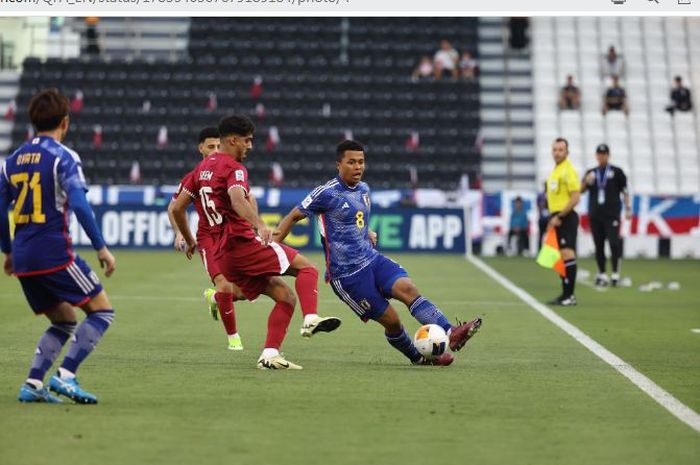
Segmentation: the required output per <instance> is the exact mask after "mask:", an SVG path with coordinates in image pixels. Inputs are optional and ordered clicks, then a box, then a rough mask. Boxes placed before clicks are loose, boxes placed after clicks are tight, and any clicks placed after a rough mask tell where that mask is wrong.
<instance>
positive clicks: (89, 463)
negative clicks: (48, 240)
mask: <svg viewBox="0 0 700 465" xmlns="http://www.w3.org/2000/svg"><path fill="white" fill-rule="evenodd" d="M83 256H84V257H85V258H87V259H89V260H90V262H91V264H92V265H93V266H94V262H95V260H94V253H92V252H90V251H84V252H83ZM116 256H117V260H118V263H117V266H118V268H117V272H116V274H115V276H114V277H112V278H111V279H105V280H104V284H105V286H106V289H107V291H108V293H109V294H110V296H111V298H112V301H113V304H114V306H115V309H116V311H117V316H116V318H115V324H114V326H113V327H112V328H111V329H110V331H109V333H108V334H107V335H106V337H105V339H104V340H103V342H102V343H101V344H100V346H99V347H98V349H97V350H96V352H95V353H94V354H93V355H92V356H91V357H90V358H89V359H88V360H87V361H86V362H85V364H84V365H83V367H82V368H81V371H80V373H79V375H80V379H81V382H82V384H83V385H84V386H85V387H86V388H87V389H89V390H92V391H94V392H95V393H96V394H97V395H98V396H99V399H100V404H99V405H97V406H77V405H61V406H53V405H22V404H19V403H18V402H17V401H16V395H17V391H18V388H19V386H20V384H21V382H22V381H23V379H24V376H25V375H26V372H27V369H28V365H29V362H30V359H31V355H32V351H33V349H34V345H35V343H36V341H37V339H38V338H39V335H40V334H41V332H42V331H43V329H44V328H45V327H46V321H45V319H44V318H43V317H39V318H35V317H33V316H32V314H31V312H30V311H29V309H28V306H27V304H26V302H25V300H24V297H23V295H22V293H21V291H20V287H19V283H18V281H17V280H16V279H9V278H6V277H4V278H2V279H0V301H1V302H2V305H1V306H0V307H1V311H0V348H2V351H0V373H1V374H2V376H0V464H2V465H33V464H47V465H49V464H50V465H61V464H70V465H83V464H84V465H112V464H125V465H126V464H129V465H131V464H149V465H150V464H168V465H177V464H227V465H228V464H236V465H245V464H260V465H268V464H269V465H275V464H305V465H313V464H319V465H321V464H323V465H335V464H358V465H371V464H391V465H393V464H399V463H404V464H415V463H431V464H440V463H444V464H448V463H463V464H473V465H487V464H494V465H496V464H497V465H502V464H517V465H526V464H532V465H549V464H551V465H579V464H581V465H583V464H591V465H593V464H595V465H603V464H610V465H623V464H630V465H646V464H663V465H676V464H678V465H681V464H696V463H698V461H699V460H700V434H698V433H697V432H695V431H693V430H692V429H691V428H690V427H688V426H686V425H685V424H683V423H681V422H680V421H678V420H677V419H676V418H675V417H673V416H672V415H671V414H670V413H668V412H667V411H666V410H664V409H663V408H662V407H661V406H659V405H658V404H656V403H655V402H654V401H653V400H652V399H651V398H649V397H648V396H647V395H646V394H644V393H643V392H642V391H640V390H639V389H638V388H637V387H636V386H634V385H633V384H631V383H630V382H629V381H628V380H627V379H626V378H624V377H623V376H621V375H620V374H618V373H617V372H616V371H615V370H614V369H612V368H611V367H609V366H608V365H606V364H605V363H604V362H602V361H601V360H599V359H598V358H597V357H595V356H594V355H593V354H591V353H590V352H589V351H588V350H587V349H585V348H584V347H583V346H581V345H580V344H578V343H577V342H576V341H574V340H573V339H572V338H570V337H569V336H567V335H566V334H565V333H563V332H562V331H561V330H560V329H558V328H557V327H556V326H554V325H553V324H551V323H550V322H548V321H547V320H545V319H544V318H543V317H541V316H540V315H539V314H537V313H536V312H535V311H534V310H532V309H531V308H529V307H528V306H527V305H526V304H524V303H523V302H521V301H519V300H518V299H517V298H516V297H515V296H513V295H512V294H510V293H509V292H508V291H506V290H505V289H503V288H502V287H500V286H499V285H498V284H497V283H495V282H494V281H493V280H491V279H490V278H489V277H488V276H486V275H484V274H483V273H482V272H480V271H479V270H478V269H476V268H475V267H474V266H472V265H471V264H469V263H468V262H466V261H465V260H464V259H462V258H460V257H456V256H445V255H393V256H392V258H394V259H396V260H397V261H399V262H400V263H402V264H403V265H404V266H405V267H406V268H407V269H408V271H409V272H410V273H411V276H412V277H413V279H414V281H415V282H416V283H417V284H418V287H419V289H420V290H421V291H422V293H423V294H424V295H426V296H428V297H429V298H430V299H431V300H433V301H434V302H435V303H437V304H439V305H440V307H441V308H442V309H443V310H444V312H445V313H446V314H447V315H448V317H450V318H451V319H453V318H455V317H459V318H461V319H468V318H470V317H472V316H474V315H477V314H480V315H482V316H483V318H484V326H483V329H482V332H481V333H480V334H479V335H477V336H476V337H475V338H474V340H473V341H471V342H470V343H469V344H468V345H467V346H466V348H465V350H463V351H462V352H460V353H458V354H457V356H456V360H455V363H454V364H453V365H452V366H451V367H448V368H438V367H412V366H409V365H408V364H407V362H406V361H405V360H404V359H403V357H402V356H401V355H400V354H399V353H398V352H396V351H395V350H393V349H392V348H391V347H390V346H389V345H388V344H387V343H386V341H385V340H384V337H383V335H382V331H381V328H380V327H379V325H376V324H374V323H369V324H363V323H362V322H360V321H359V320H358V319H357V318H356V317H355V316H354V314H353V313H352V312H351V311H350V310H349V309H348V308H346V307H345V306H344V304H342V303H341V302H339V301H338V300H337V299H336V297H335V296H334V295H333V293H332V291H331V290H330V288H329V287H328V286H326V285H323V284H322V285H321V288H320V301H321V305H320V309H321V313H322V314H325V315H331V314H332V315H337V316H340V317H341V318H342V319H343V325H342V326H341V328H340V329H339V330H338V331H337V332H336V333H333V334H320V335H318V336H315V337H314V338H312V339H311V340H309V341H306V340H302V338H301V337H300V336H299V333H298V331H299V326H300V324H301V314H300V312H299V311H297V313H296V314H295V317H294V319H293V321H292V325H291V327H290V331H289V334H288V336H287V340H286V342H285V345H284V347H283V350H284V352H285V353H286V355H287V356H288V357H289V359H290V360H292V361H294V362H297V363H300V364H302V365H303V366H304V370H303V371H300V372H262V371H259V370H256V369H255V362H256V359H257V357H258V355H259V351H260V349H261V344H262V343H263V340H264V333H265V326H266V319H267V315H268V312H269V309H270V308H271V305H270V303H269V301H268V300H266V299H264V298H263V299H259V300H258V301H257V302H255V303H247V302H246V303H240V304H238V305H237V307H236V308H237V314H238V321H239V329H240V331H241V334H242V337H243V342H244V345H245V351H243V352H237V353H234V352H229V351H227V350H226V345H225V336H224V333H223V329H222V327H221V323H219V322H214V321H213V320H211V318H210V317H209V315H208V313H207V311H206V309H205V307H204V305H203V302H202V300H201V298H200V296H201V292H202V288H203V287H204V286H205V285H206V283H207V280H206V278H205V275H204V271H203V269H202V266H201V263H199V262H198V261H193V262H192V263H188V262H186V260H185V259H184V258H183V257H182V256H181V255H176V254H175V253H170V252H127V251H119V250H117V251H116ZM312 258H313V259H314V260H316V261H317V262H318V263H319V264H320V262H321V257H320V256H317V255H314V256H312ZM487 262H488V263H489V264H491V265H492V266H494V267H495V268H496V269H497V270H499V271H500V272H502V273H503V274H505V275H506V276H507V277H508V278H509V279H511V280H513V281H514V282H515V284H517V285H518V286H521V287H523V288H524V289H525V290H527V291H528V292H530V293H532V294H533V295H534V296H535V297H536V298H538V299H541V300H545V299H548V298H551V297H553V296H554V295H556V294H557V291H558V290H559V286H558V283H557V277H556V275H555V274H554V273H552V272H551V271H548V270H544V269H541V268H539V267H537V265H535V264H534V261H533V260H532V259H529V260H526V259H491V260H488V261H487ZM581 266H582V267H583V268H587V269H589V270H592V269H593V265H592V262H590V261H587V260H582V261H581ZM624 274H626V275H629V276H631V277H632V279H633V280H634V281H635V286H634V287H633V288H628V289H615V290H609V291H605V292H598V291H596V290H594V289H592V288H590V287H586V286H584V285H581V284H580V285H579V286H578V289H577V297H578V299H579V303H580V304H579V306H578V307H576V308H571V309H561V310H558V312H559V314H561V315H562V316H564V317H565V318H566V319H567V320H568V321H570V322H571V323H573V324H575V325H576V326H578V327H579V328H580V329H581V330H583V331H584V332H585V333H587V334H588V335H590V336H591V337H592V338H594V339H595V340H597V341H598V342H600V343H601V344H603V345H604V346H605V347H606V348H608V349H609V350H611V351H612V352H614V353H615V354H617V355H618V356H620V357H621V358H623V359H624V360H625V361H627V362H628V363H630V364H632V365H633V366H634V367H635V368H637V369H638V370H639V371H641V372H642V373H643V374H645V375H647V376H648V377H650V378H651V379H652V380H654V381H655V382H656V383H657V384H659V385H660V386H661V387H662V388H664V389H666V390H668V391H669V392H671V393H672V394H673V395H675V396H676V397H677V398H678V399H679V400H681V401H682V402H683V403H685V404H686V405H688V406H689V407H691V408H693V409H694V410H696V411H700V334H696V333H693V332H692V331H691V329H693V328H700V304H698V302H700V286H698V283H700V262H697V261H674V262H671V261H662V260H658V261H626V262H625V264H624ZM651 280H659V281H663V282H668V281H678V282H680V284H681V289H680V290H679V291H675V292H674V291H668V290H662V291H661V290H660V291H655V292H652V293H641V292H639V291H637V290H636V286H637V285H639V284H641V283H643V282H647V281H651ZM397 308H399V307H398V306H397ZM400 314H401V315H402V317H403V320H404V323H405V324H406V326H407V329H408V330H409V332H411V333H412V332H413V331H415V329H416V328H417V327H418V323H417V322H416V321H415V320H413V319H412V318H411V317H410V315H409V314H408V312H407V310H406V309H405V308H400Z"/></svg>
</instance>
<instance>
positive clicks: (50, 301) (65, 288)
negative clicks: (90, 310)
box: [19, 255, 102, 314]
mask: <svg viewBox="0 0 700 465" xmlns="http://www.w3.org/2000/svg"><path fill="white" fill-rule="evenodd" d="M19 282H20V283H22V289H23V290H24V295H25V297H27V302H29V306H30V307H32V310H33V311H34V313H37V314H39V313H44V312H46V311H47V310H51V309H52V308H54V307H55V306H56V305H58V304H60V303H61V302H68V303H69V304H71V305H74V306H76V307H79V306H81V305H84V304H86V303H87V302H89V301H90V300H92V299H93V298H94V297H96V296H97V294H99V293H100V292H102V284H100V280H99V279H98V278H97V275H96V274H95V273H94V272H93V271H92V270H91V269H90V266H88V264H87V263H85V260H83V259H82V258H80V257H79V256H77V255H76V256H75V261H74V262H73V263H71V264H70V265H68V267H66V268H64V269H62V270H59V271H54V272H53V273H48V274H39V275H34V276H21V277H20V278H19Z"/></svg>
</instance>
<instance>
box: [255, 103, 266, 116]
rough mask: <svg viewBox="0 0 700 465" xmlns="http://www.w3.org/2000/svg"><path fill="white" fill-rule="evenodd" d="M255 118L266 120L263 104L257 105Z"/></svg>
mask: <svg viewBox="0 0 700 465" xmlns="http://www.w3.org/2000/svg"><path fill="white" fill-rule="evenodd" d="M255 116H256V117H257V118H258V119H265V105H263V104H262V103H258V104H257V105H255Z"/></svg>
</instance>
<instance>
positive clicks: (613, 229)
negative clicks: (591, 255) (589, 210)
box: [588, 215, 620, 247]
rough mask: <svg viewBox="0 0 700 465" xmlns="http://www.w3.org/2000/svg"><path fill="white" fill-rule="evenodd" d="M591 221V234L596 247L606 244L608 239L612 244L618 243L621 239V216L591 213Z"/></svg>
mask: <svg viewBox="0 0 700 465" xmlns="http://www.w3.org/2000/svg"><path fill="white" fill-rule="evenodd" d="M588 218H589V220H590V223H591V234H592V235H593V242H594V243H595V244H596V247H598V246H599V245H602V246H605V240H606V239H607V240H608V242H609V243H610V245H611V246H613V245H617V243H618V242H619V241H620V218H619V217H618V218H615V217H609V216H602V215H589V216H588Z"/></svg>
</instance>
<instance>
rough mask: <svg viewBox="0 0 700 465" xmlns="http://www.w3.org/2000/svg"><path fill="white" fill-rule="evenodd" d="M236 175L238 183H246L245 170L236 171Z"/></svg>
mask: <svg viewBox="0 0 700 465" xmlns="http://www.w3.org/2000/svg"><path fill="white" fill-rule="evenodd" d="M234 174H235V175H236V181H245V174H244V173H243V170H236V172H235V173H234Z"/></svg>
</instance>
